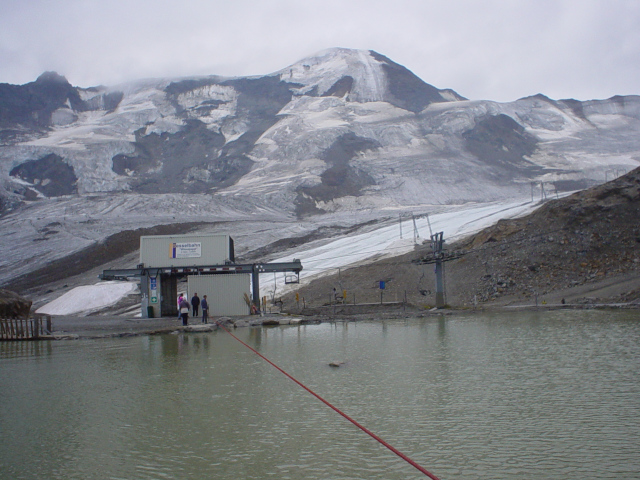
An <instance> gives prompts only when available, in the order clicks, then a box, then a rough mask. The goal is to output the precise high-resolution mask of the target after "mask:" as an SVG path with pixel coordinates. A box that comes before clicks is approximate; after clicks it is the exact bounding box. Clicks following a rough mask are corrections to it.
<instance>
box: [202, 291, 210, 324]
mask: <svg viewBox="0 0 640 480" xmlns="http://www.w3.org/2000/svg"><path fill="white" fill-rule="evenodd" d="M200 306H201V307H202V323H209V322H208V319H209V303H208V302H207V296H206V295H204V296H203V297H202V302H201V303H200Z"/></svg>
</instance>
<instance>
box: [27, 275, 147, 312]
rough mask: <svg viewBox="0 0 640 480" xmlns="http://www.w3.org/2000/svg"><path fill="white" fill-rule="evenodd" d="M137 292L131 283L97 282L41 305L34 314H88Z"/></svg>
mask: <svg viewBox="0 0 640 480" xmlns="http://www.w3.org/2000/svg"><path fill="white" fill-rule="evenodd" d="M137 291H138V284H137V283H133V282H115V281H113V282H99V283H96V284H95V285H83V286H81V287H76V288H74V289H72V290H70V291H68V292H67V293H65V294H64V295H62V296H61V297H59V298H57V299H55V300H54V301H52V302H49V303H47V304H46V305H43V306H42V307H40V308H39V309H38V310H37V311H36V313H44V314H47V315H72V314H78V313H81V312H83V313H88V312H92V311H96V310H100V309H102V308H105V307H109V306H111V305H115V304H116V303H118V302H119V301H120V300H122V299H123V298H124V297H126V296H127V295H131V294H132V293H136V292H137Z"/></svg>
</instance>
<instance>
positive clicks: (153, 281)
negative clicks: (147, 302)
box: [149, 278, 158, 290]
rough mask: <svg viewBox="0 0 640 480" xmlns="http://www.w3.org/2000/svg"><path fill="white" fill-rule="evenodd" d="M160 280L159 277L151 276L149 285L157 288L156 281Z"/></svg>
mask: <svg viewBox="0 0 640 480" xmlns="http://www.w3.org/2000/svg"><path fill="white" fill-rule="evenodd" d="M157 281H158V279H157V278H150V279H149V287H151V290H155V289H156V286H157V285H158V284H157V283H156V282H157Z"/></svg>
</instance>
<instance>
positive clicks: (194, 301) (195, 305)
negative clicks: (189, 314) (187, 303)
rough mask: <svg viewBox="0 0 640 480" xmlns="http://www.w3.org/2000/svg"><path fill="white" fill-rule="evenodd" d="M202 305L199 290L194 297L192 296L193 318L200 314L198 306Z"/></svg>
mask: <svg viewBox="0 0 640 480" xmlns="http://www.w3.org/2000/svg"><path fill="white" fill-rule="evenodd" d="M199 307H200V297H198V292H196V293H195V294H194V295H193V297H191V308H193V318H196V317H197V316H198V308H199Z"/></svg>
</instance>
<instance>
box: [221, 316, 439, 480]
mask: <svg viewBox="0 0 640 480" xmlns="http://www.w3.org/2000/svg"><path fill="white" fill-rule="evenodd" d="M216 325H218V326H219V327H221V328H222V329H223V330H224V331H225V332H227V333H228V334H229V335H231V336H232V337H233V338H235V339H236V340H237V341H238V342H240V343H241V344H242V345H244V346H245V347H247V348H248V349H249V350H251V351H252V352H253V353H255V354H256V355H258V356H259V357H260V358H262V359H263V360H264V361H266V362H267V363H269V365H271V366H272V367H274V368H276V369H277V370H279V371H280V372H281V373H282V374H284V375H285V376H287V377H288V378H289V379H291V380H293V381H294V382H296V383H297V384H298V385H300V386H301V387H302V388H304V389H305V390H306V391H307V392H309V393H310V394H311V395H313V396H314V397H316V398H317V399H318V400H320V401H321V402H322V403H324V404H325V405H326V406H328V407H329V408H331V409H332V410H334V411H335V412H337V413H339V414H340V415H342V416H343V417H344V418H346V419H347V420H349V421H350V422H351V423H353V424H354V425H355V426H356V427H358V428H359V429H360V430H362V431H363V432H365V433H366V434H368V435H369V436H370V437H372V438H374V439H375V440H377V441H378V442H380V443H381V444H382V445H384V446H385V447H387V448H388V449H389V450H391V451H392V452H393V453H395V454H396V455H397V456H399V457H400V458H402V459H403V460H404V461H405V462H407V463H409V464H410V465H412V466H413V467H415V468H416V469H418V470H420V471H421V472H422V473H424V474H425V475H426V476H427V477H429V478H431V479H432V480H440V479H439V478H438V477H436V476H435V475H434V474H433V473H431V472H429V471H428V470H427V469H426V468H424V467H422V466H421V465H419V464H417V463H416V462H414V461H413V460H411V459H410V458H409V457H407V456H406V455H405V454H404V453H402V452H401V451H400V450H398V449H396V448H394V447H392V446H391V445H389V444H388V443H387V442H385V441H384V440H383V439H382V438H380V437H379V436H378V435H376V434H375V433H373V432H372V431H371V430H369V429H368V428H367V427H365V426H363V425H360V424H359V423H358V422H356V421H355V420H354V419H353V418H351V417H350V416H349V415H347V414H346V413H344V412H342V411H341V410H340V409H338V408H337V407H335V406H333V405H332V404H331V403H329V402H328V401H327V400H325V399H324V398H322V397H321V396H320V395H318V394H317V393H315V392H314V391H313V390H311V389H310V388H309V387H307V386H306V385H304V384H303V383H301V382H299V381H298V380H296V379H295V378H294V377H292V376H291V375H289V374H288V373H287V372H285V371H284V370H283V369H281V368H280V367H279V366H278V365H276V364H275V363H273V362H272V361H271V360H269V359H268V358H267V357H265V356H264V355H262V354H261V353H260V352H258V351H257V350H256V349H255V348H253V347H252V346H250V345H247V344H246V343H245V342H243V341H242V340H240V339H239V338H238V337H236V336H235V335H234V334H233V333H231V332H230V331H229V329H227V328H226V327H225V326H224V325H222V324H220V323H219V322H216Z"/></svg>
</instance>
